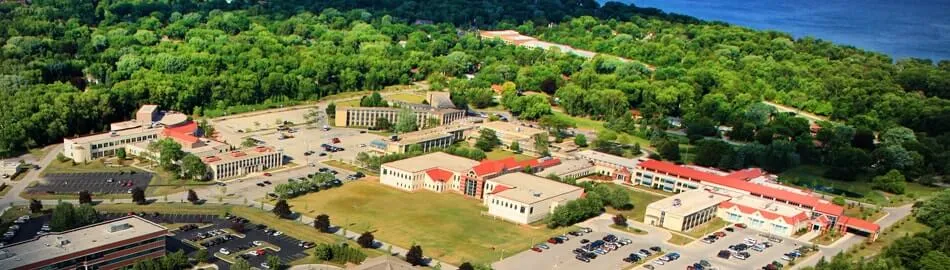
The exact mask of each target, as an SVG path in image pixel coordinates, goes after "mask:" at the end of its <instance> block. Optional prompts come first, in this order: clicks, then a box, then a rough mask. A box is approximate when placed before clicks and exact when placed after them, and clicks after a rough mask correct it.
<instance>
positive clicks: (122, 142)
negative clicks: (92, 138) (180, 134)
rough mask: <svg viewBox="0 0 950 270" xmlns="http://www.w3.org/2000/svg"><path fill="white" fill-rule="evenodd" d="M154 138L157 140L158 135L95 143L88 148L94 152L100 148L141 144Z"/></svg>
mask: <svg viewBox="0 0 950 270" xmlns="http://www.w3.org/2000/svg"><path fill="white" fill-rule="evenodd" d="M156 138H158V134H149V135H144V136H138V137H132V138H127V139H122V140H117V141H111V142H105V143H96V144H92V145H90V146H89V148H91V149H92V150H96V149H100V148H106V147H113V146H120V145H126V144H130V143H136V142H141V141H147V140H151V139H156Z"/></svg>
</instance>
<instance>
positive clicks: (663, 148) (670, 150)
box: [656, 139, 680, 161]
mask: <svg viewBox="0 0 950 270" xmlns="http://www.w3.org/2000/svg"><path fill="white" fill-rule="evenodd" d="M656 150H657V152H659V154H660V157H663V159H665V160H671V161H679V160H680V146H679V143H677V142H676V141H673V140H668V139H664V140H660V143H658V144H657V145H656Z"/></svg>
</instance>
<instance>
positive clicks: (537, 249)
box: [531, 247, 541, 252]
mask: <svg viewBox="0 0 950 270" xmlns="http://www.w3.org/2000/svg"><path fill="white" fill-rule="evenodd" d="M531 250H534V252H541V249H540V248H537V247H533V248H531Z"/></svg>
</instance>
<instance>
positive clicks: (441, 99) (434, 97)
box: [426, 92, 455, 109]
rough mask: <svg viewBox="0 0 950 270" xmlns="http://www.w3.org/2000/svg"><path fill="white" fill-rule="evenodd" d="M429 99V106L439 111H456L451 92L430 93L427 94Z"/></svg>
mask: <svg viewBox="0 0 950 270" xmlns="http://www.w3.org/2000/svg"><path fill="white" fill-rule="evenodd" d="M426 95H427V98H429V99H431V100H430V101H429V105H431V106H432V107H434V108H438V109H444V108H448V109H455V104H453V103H452V94H451V93H449V92H428V93H426Z"/></svg>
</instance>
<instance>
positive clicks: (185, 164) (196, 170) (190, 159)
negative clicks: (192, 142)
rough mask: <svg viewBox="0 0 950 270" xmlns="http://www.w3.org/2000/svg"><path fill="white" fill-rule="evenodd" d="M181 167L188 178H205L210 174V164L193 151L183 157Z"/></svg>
mask: <svg viewBox="0 0 950 270" xmlns="http://www.w3.org/2000/svg"><path fill="white" fill-rule="evenodd" d="M181 169H182V173H183V174H184V176H185V178H187V179H204V178H205V176H206V175H207V174H208V166H207V165H205V163H204V162H202V161H201V158H199V157H198V156H196V155H194V154H191V153H188V154H187V155H185V157H184V158H182V159H181Z"/></svg>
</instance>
